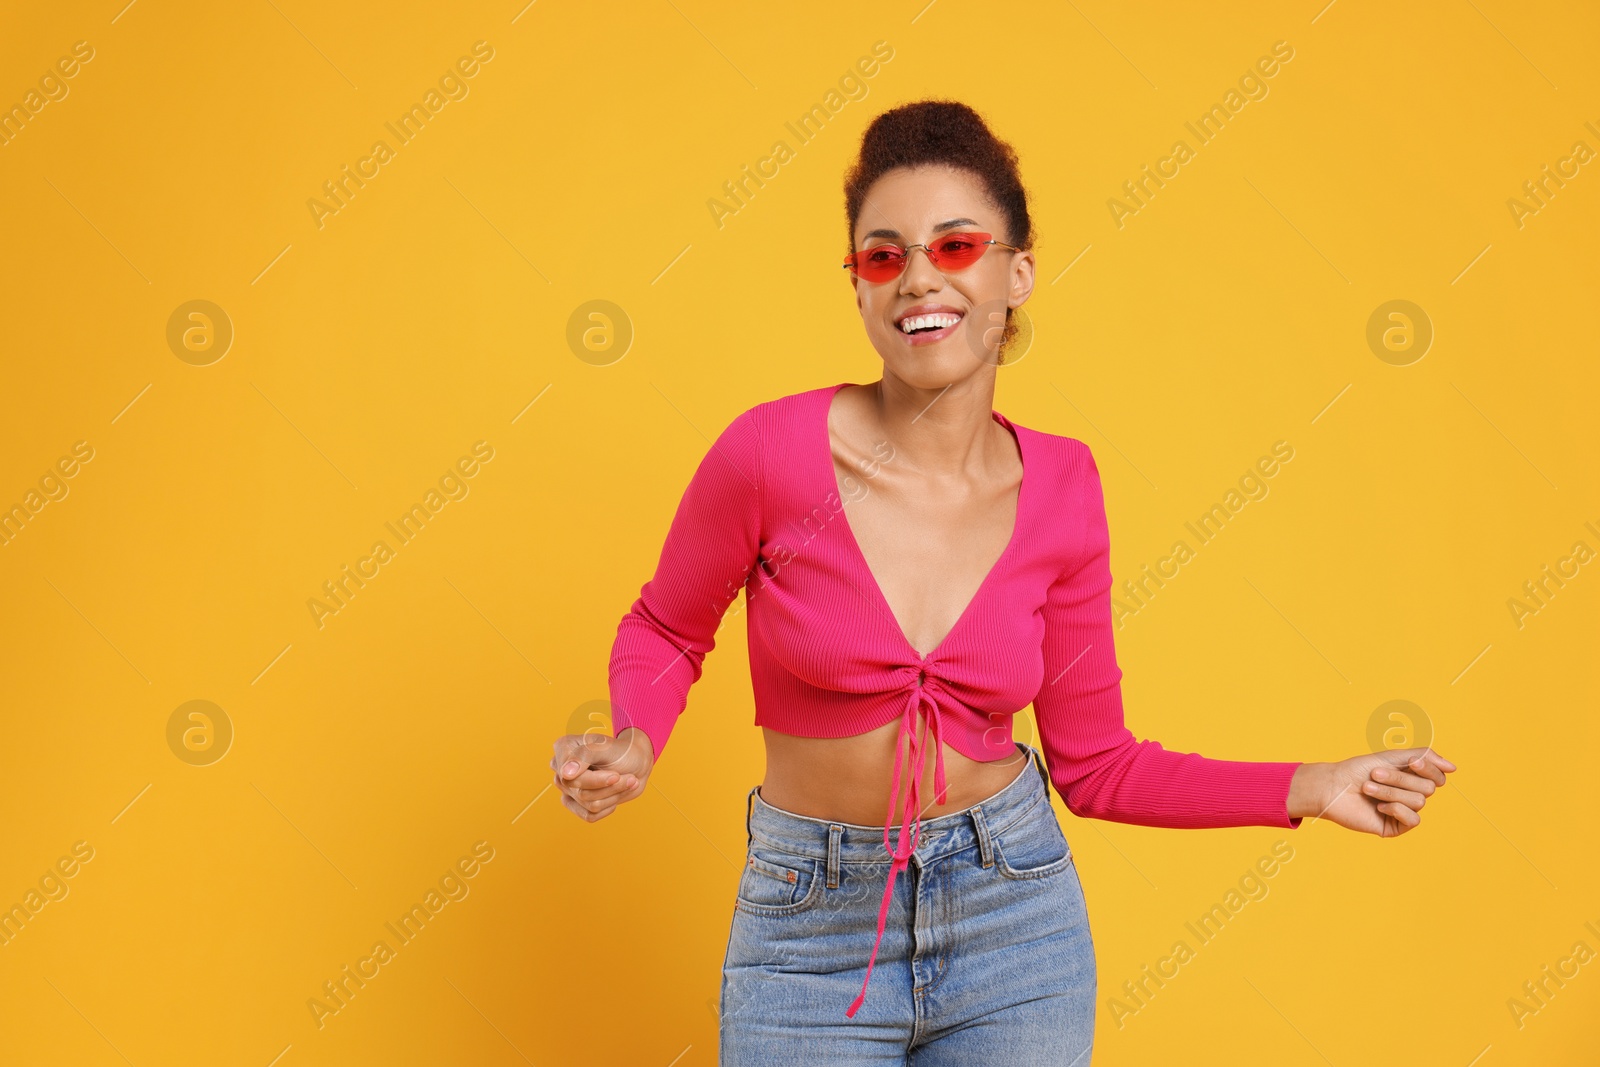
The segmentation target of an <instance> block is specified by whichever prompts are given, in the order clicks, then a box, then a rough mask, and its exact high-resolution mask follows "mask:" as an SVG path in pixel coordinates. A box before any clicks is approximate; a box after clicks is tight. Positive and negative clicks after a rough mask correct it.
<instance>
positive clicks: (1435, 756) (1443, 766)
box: [1419, 748, 1456, 773]
mask: <svg viewBox="0 0 1600 1067" xmlns="http://www.w3.org/2000/svg"><path fill="white" fill-rule="evenodd" d="M1419 758H1421V759H1425V760H1427V761H1428V762H1429V763H1432V764H1434V765H1435V766H1437V767H1438V768H1439V769H1440V770H1441V771H1443V772H1445V773H1449V772H1450V771H1453V770H1455V769H1456V765H1455V764H1454V763H1451V762H1450V761H1449V760H1447V759H1445V758H1444V757H1443V756H1441V755H1439V753H1437V752H1435V751H1434V750H1433V749H1431V748H1425V749H1423V750H1422V752H1421V753H1420V754H1419Z"/></svg>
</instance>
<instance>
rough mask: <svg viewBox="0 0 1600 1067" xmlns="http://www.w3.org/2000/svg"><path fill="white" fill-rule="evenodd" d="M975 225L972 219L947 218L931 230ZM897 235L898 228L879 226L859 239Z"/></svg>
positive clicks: (938, 231)
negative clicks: (891, 228)
mask: <svg viewBox="0 0 1600 1067" xmlns="http://www.w3.org/2000/svg"><path fill="white" fill-rule="evenodd" d="M976 225H978V223H977V221H976V220H974V219H949V220H946V221H945V222H941V223H939V225H937V226H935V227H934V228H933V232H934V233H941V232H943V231H945V230H953V229H955V228H956V227H957V226H976ZM899 236H901V234H900V231H899V230H888V229H881V228H880V229H876V230H869V231H868V232H866V233H864V234H862V235H861V239H862V240H863V241H866V240H870V239H871V238H874V237H899Z"/></svg>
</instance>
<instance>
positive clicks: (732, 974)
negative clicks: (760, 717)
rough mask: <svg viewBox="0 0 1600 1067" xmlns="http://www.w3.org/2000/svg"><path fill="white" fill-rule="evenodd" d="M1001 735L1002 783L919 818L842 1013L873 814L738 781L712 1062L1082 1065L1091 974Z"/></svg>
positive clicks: (860, 949)
mask: <svg viewBox="0 0 1600 1067" xmlns="http://www.w3.org/2000/svg"><path fill="white" fill-rule="evenodd" d="M1017 749H1018V754H1019V755H1020V756H1021V757H1022V760H1021V762H1022V768H1021V770H1020V771H1019V772H1018V774H1017V776H1016V777H1015V778H1014V779H1012V781H1011V784H1010V785H1007V786H1006V787H1005V788H1004V789H1001V790H1000V791H999V792H998V793H995V794H994V795H993V796H991V797H989V798H987V799H985V800H982V801H979V802H978V803H977V804H974V805H972V806H971V807H969V808H967V809H965V810H963V811H959V812H952V813H950V814H947V815H941V816H939V817H938V818H934V819H924V820H923V822H922V831H921V836H920V837H918V838H917V850H916V852H915V853H913V855H912V860H911V866H910V867H908V868H907V869H906V870H905V871H904V872H903V873H902V874H901V876H900V877H899V879H898V880H897V881H896V883H895V887H894V896H893V898H892V901H891V904H890V910H889V918H888V923H887V925H886V926H885V928H884V934H883V942H882V945H881V946H880V947H879V949H878V957H877V961H876V963H875V964H874V966H873V971H872V976H871V981H870V983H869V985H868V988H867V996H866V1001H865V1003H864V1004H862V1006H861V1008H860V1009H859V1010H858V1011H857V1013H856V1015H855V1017H854V1018H847V1017H846V1016H845V1009H846V1008H847V1007H849V1005H850V1003H851V1002H852V1001H853V1000H854V998H855V997H856V995H857V993H859V992H860V990H861V983H862V979H863V977H864V975H865V973H866V966H867V955H868V953H869V952H870V951H871V949H872V942H873V938H874V937H875V936H876V934H877V925H878V909H879V906H880V904H881V902H882V900H883V887H884V884H885V881H886V879H887V877H888V871H889V862H890V856H889V853H888V852H887V851H885V849H884V845H883V836H884V830H883V827H882V826H864V825H860V824H858V823H840V822H831V821H829V820H826V819H814V818H809V817H807V816H804V815H796V814H794V813H793V812H788V811H784V810H782V809H781V808H775V807H773V806H772V805H770V804H768V803H767V802H766V801H764V800H762V799H761V794H760V787H759V786H757V787H756V788H753V789H751V790H750V796H749V810H748V813H747V818H746V828H747V830H748V835H749V842H748V845H749V847H748V852H747V854H746V857H745V866H744V871H743V873H742V874H741V876H740V880H739V889H738V895H737V897H736V899H735V901H734V911H733V924H732V929H731V932H730V935H729V938H728V951H727V955H726V957H725V958H724V960H723V965H722V995H721V996H722V1004H721V1012H720V1028H719V1053H720V1055H719V1059H718V1062H719V1063H720V1064H721V1065H722V1067H767V1065H769V1064H771V1065H777V1064H782V1065H783V1067H793V1065H795V1064H801V1063H827V1064H830V1065H837V1067H854V1065H856V1064H896V1065H905V1067H944V1065H951V1067H955V1065H960V1067H967V1065H969V1064H988V1063H997V1064H1000V1063H1003V1064H1006V1065H1007V1067H1030V1065H1034V1064H1038V1065H1044V1064H1049V1065H1050V1067H1089V1061H1090V1053H1091V1050H1092V1047H1093V1043H1094V1022H1095V992H1096V988H1095V981H1096V979H1095V956H1094V941H1093V939H1092V938H1091V937H1090V934H1089V915H1088V911H1087V909H1086V907H1085V904H1084V899H1083V886H1082V884H1081V883H1080V882H1079V880H1078V871H1077V867H1076V865H1075V864H1074V862H1073V858H1072V851H1071V849H1070V848H1069V847H1068V845H1067V840H1066V838H1065V836H1063V834H1062V833H1061V825H1060V823H1059V822H1058V821H1057V820H1056V815H1055V811H1054V809H1053V808H1052V807H1051V806H1050V793H1049V776H1048V774H1047V772H1046V769H1045V764H1044V757H1043V756H1042V755H1041V754H1040V752H1039V750H1038V749H1037V748H1034V747H1033V746H1031V745H1024V744H1022V743H1021V742H1018V743H1017ZM1030 763H1031V764H1032V765H1033V766H1034V767H1036V768H1037V770H1038V772H1039V773H1038V774H1031V773H1029V771H1028V767H1029V764H1030ZM899 831H900V828H899V825H898V823H897V824H896V825H894V826H893V827H892V828H891V829H890V831H889V835H890V836H889V840H890V843H891V845H892V844H893V843H894V842H895V841H896V840H897V836H898V834H899Z"/></svg>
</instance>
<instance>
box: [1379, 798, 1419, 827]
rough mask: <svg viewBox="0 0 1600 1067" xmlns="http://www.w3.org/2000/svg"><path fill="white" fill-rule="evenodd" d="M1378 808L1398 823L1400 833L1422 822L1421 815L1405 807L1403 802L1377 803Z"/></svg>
mask: <svg viewBox="0 0 1600 1067" xmlns="http://www.w3.org/2000/svg"><path fill="white" fill-rule="evenodd" d="M1378 810H1379V811H1381V812H1383V813H1384V814H1385V815H1387V816H1389V817H1390V818H1391V819H1394V820H1395V821H1396V822H1398V823H1400V825H1401V826H1402V827H1403V829H1402V830H1401V832H1402V833H1404V832H1405V830H1409V829H1411V828H1412V827H1414V826H1420V825H1421V824H1422V816H1420V815H1418V814H1417V813H1416V812H1414V811H1412V810H1411V809H1410V808H1408V807H1406V806H1405V805H1404V804H1379V805H1378Z"/></svg>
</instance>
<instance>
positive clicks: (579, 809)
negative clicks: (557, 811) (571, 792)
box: [561, 794, 602, 822]
mask: <svg viewBox="0 0 1600 1067" xmlns="http://www.w3.org/2000/svg"><path fill="white" fill-rule="evenodd" d="M561 806H562V807H564V808H566V809H567V810H568V811H570V812H572V814H574V815H576V816H577V817H578V818H580V819H582V820H583V821H584V822H594V821H595V820H597V819H599V818H601V817H602V816H601V814H597V813H596V812H592V811H590V810H589V809H588V808H585V807H583V806H582V805H580V804H578V803H577V802H576V801H575V800H573V799H572V798H571V797H569V796H566V795H565V794H563V795H562V797H561Z"/></svg>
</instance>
